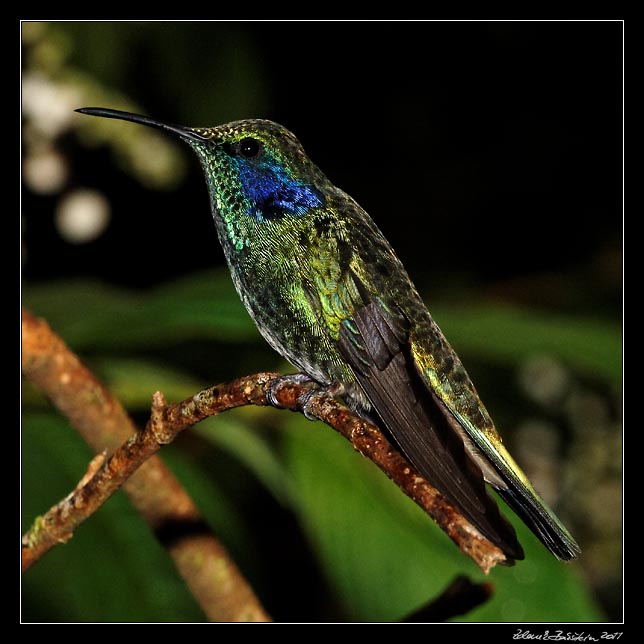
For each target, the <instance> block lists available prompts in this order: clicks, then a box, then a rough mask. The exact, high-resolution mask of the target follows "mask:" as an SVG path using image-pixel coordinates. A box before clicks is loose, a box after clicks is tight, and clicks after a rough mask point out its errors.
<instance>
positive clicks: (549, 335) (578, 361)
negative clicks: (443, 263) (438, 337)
mask: <svg viewBox="0 0 644 644" xmlns="http://www.w3.org/2000/svg"><path fill="white" fill-rule="evenodd" d="M432 312H433V314H434V317H435V319H436V321H437V322H438V323H439V325H440V326H441V328H442V330H443V332H444V333H445V334H446V336H447V337H448V338H449V341H450V343H451V344H452V346H453V347H454V349H455V350H456V352H457V353H470V354H471V355H478V356H480V357H482V358H486V359H491V360H495V361H497V362H501V363H507V364H516V363H518V362H519V361H521V360H525V359H526V358H529V357H532V356H534V355H543V354H547V355H551V356H555V357H558V358H560V359H561V360H563V361H564V362H565V363H567V364H568V365H570V367H572V368H573V369H576V370H578V371H580V372H582V373H586V374H588V375H591V376H593V377H595V378H598V379H601V380H604V381H607V382H608V383H610V384H612V385H619V384H620V383H621V378H622V340H621V329H620V328H619V326H618V325H616V324H611V323H609V322H604V321H601V320H597V319H591V318H584V317H581V316H565V315H558V314H554V313H545V312H536V311H525V310H521V309H516V308H512V307H509V306H501V305H495V306H490V305H488V304H481V305H467V306H445V305H444V306H436V307H432Z"/></svg>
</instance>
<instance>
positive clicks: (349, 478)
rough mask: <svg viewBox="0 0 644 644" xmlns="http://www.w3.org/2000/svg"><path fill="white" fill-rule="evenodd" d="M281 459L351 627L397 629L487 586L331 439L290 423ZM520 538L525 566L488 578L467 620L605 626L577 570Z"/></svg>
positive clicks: (341, 442)
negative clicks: (466, 580)
mask: <svg viewBox="0 0 644 644" xmlns="http://www.w3.org/2000/svg"><path fill="white" fill-rule="evenodd" d="M284 450H285V459H286V464H287V467H288V470H289V472H290V474H291V476H292V478H293V482H292V490H293V494H294V498H295V500H296V512H297V513H298V515H299V517H300V520H301V522H302V523H303V526H304V528H305V530H306V532H307V534H308V535H309V538H310V540H311V543H312V544H313V546H314V548H315V550H316V551H317V553H318V556H319V558H320V560H321V562H322V568H323V569H324V570H325V572H326V574H327V576H328V579H329V581H330V583H331V584H332V586H333V587H334V588H335V589H336V590H337V592H338V595H339V596H340V598H341V602H342V605H343V606H344V607H345V610H346V612H347V617H348V618H350V619H354V620H366V621H382V620H385V621H389V620H399V619H401V618H402V617H404V616H405V615H407V614H409V613H410V612H412V611H413V610H415V609H417V608H419V607H420V606H422V605H424V604H426V603H427V602H429V601H431V600H432V599H433V598H434V597H436V596H437V595H438V594H440V593H441V592H442V591H443V589H444V588H445V587H446V586H447V585H448V584H449V583H450V582H451V581H452V579H453V578H454V577H455V576H456V575H458V574H467V575H468V576H470V577H471V578H472V579H474V580H479V581H483V580H486V577H485V576H484V575H483V574H482V573H481V572H480V571H479V569H478V568H476V566H475V565H474V564H473V562H472V561H471V560H470V559H469V558H468V557H466V556H465V555H463V554H462V553H461V552H460V551H459V550H458V549H457V548H456V546H454V545H453V544H452V542H451V541H450V540H449V538H448V537H447V536H446V535H445V534H443V533H442V532H441V531H440V530H439V529H438V528H437V527H436V525H435V524H434V523H433V522H432V521H431V519H429V518H428V517H427V516H426V515H425V514H424V513H423V512H422V510H420V508H418V507H417V506H416V505H415V504H414V503H413V502H412V501H410V500H409V499H408V498H407V497H406V496H405V495H404V494H403V493H402V492H401V491H400V490H399V489H398V488H397V487H396V486H395V485H394V484H393V483H391V481H389V480H388V479H387V478H386V477H385V476H384V475H383V474H382V473H381V472H380V471H379V470H378V469H377V468H376V467H375V466H374V465H373V464H372V463H371V462H370V461H368V460H367V459H365V458H363V457H362V456H361V455H360V454H358V453H357V452H355V451H354V450H353V449H352V448H351V445H350V444H349V443H348V442H347V441H346V440H345V439H343V438H342V437H340V436H339V435H337V434H335V433H334V432H333V431H332V430H331V429H329V428H327V427H325V426H323V425H322V424H317V425H311V424H310V423H308V422H304V421H303V420H301V419H297V418H295V419H291V420H289V422H288V428H287V431H286V432H285V434H284ZM513 522H514V521H513ZM517 523H520V522H518V520H517ZM519 534H520V538H521V540H522V543H523V544H524V545H525V546H526V553H527V561H526V562H519V563H517V565H516V567H515V568H510V569H508V568H505V569H503V568H499V567H497V568H495V569H494V570H493V571H492V573H491V575H490V577H489V580H491V581H492V582H493V584H494V587H495V592H494V596H493V597H492V599H491V600H489V601H488V603H486V604H485V605H484V606H483V607H481V608H479V609H477V610H476V611H473V612H472V613H470V614H468V615H466V616H464V617H463V618H462V619H463V620H464V621H470V620H472V621H514V620H515V619H517V618H520V619H521V620H524V621H573V622H577V621H596V620H600V619H601V614H600V612H599V610H598V609H597V607H596V606H595V605H594V603H593V601H592V599H591V597H590V594H589V592H588V591H587V589H586V588H585V586H584V584H583V583H582V581H581V579H580V578H579V576H578V574H577V571H576V570H575V568H576V567H577V566H578V565H579V564H572V565H566V564H563V563H561V562H558V561H557V560H555V559H554V558H553V557H552V556H551V555H550V553H549V552H547V551H546V550H545V549H544V548H543V547H542V546H541V545H540V544H539V543H538V542H537V541H536V539H535V538H534V537H533V536H532V535H530V534H529V533H528V532H527V530H524V529H523V528H522V527H521V528H520V529H519Z"/></svg>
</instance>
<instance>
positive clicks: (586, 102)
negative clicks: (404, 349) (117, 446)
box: [23, 22, 622, 310]
mask: <svg viewBox="0 0 644 644" xmlns="http://www.w3.org/2000/svg"><path fill="white" fill-rule="evenodd" d="M66 28H68V30H69V33H71V34H72V35H73V36H74V37H77V38H78V40H79V43H80V44H79V45H78V47H77V49H76V50H74V51H72V52H71V53H70V56H69V60H70V63H72V64H74V65H76V66H78V67H79V68H81V69H87V70H89V71H90V72H91V73H92V74H96V75H97V76H99V78H101V76H102V80H104V82H108V83H110V82H113V80H114V79H117V81H118V87H119V89H120V90H121V91H123V92H124V93H126V94H127V95H128V96H130V97H131V98H132V99H134V100H135V101H136V102H137V103H139V104H140V105H141V106H143V108H144V110H145V112H146V113H147V114H149V115H152V116H154V117H157V118H160V119H167V120H170V121H172V122H180V123H184V124H186V125H216V124H220V123H222V122H226V121H228V120H237V119H240V118H248V117H261V118H270V119H273V120H276V121H278V122H280V123H282V124H283V125H285V126H286V127H288V128H289V129H291V130H292V131H293V132H294V133H295V134H296V135H297V136H298V138H299V139H300V141H301V142H302V143H303V145H304V146H305V149H306V150H307V152H308V154H309V155H310V156H311V157H312V158H313V159H314V160H315V162H316V163H317V164H318V165H319V166H320V167H321V168H322V169H323V171H325V173H327V175H328V176H329V177H330V178H331V179H332V180H333V181H334V182H335V183H336V185H338V186H340V187H342V188H343V189H344V190H346V191H347V192H349V194H351V195H352V196H354V198H356V199H357V200H358V202H359V203H360V204H361V205H362V206H363V207H365V209H366V210H367V211H368V212H369V213H370V214H371V215H372V217H373V218H374V219H375V220H376V221H377V223H378V225H379V226H380V227H381V228H382V230H383V231H384V232H385V234H386V236H387V237H388V238H389V239H390V241H391V242H392V244H393V246H394V248H396V249H397V251H398V252H399V254H400V255H402V257H403V261H404V262H405V264H406V265H407V267H408V269H409V270H410V271H411V273H412V275H413V276H414V277H415V279H416V281H417V282H419V286H420V287H421V288H422V287H428V288H429V287H437V285H439V284H440V283H441V282H442V281H443V280H444V279H450V275H452V276H453V275H455V274H459V273H465V274H467V277H468V279H469V280H475V281H481V282H483V283H490V282H491V281H496V280H501V279H508V278H512V277H514V276H517V275H526V274H530V273H535V272H542V271H553V270H554V271H558V270H564V271H565V270H569V269H571V268H573V267H578V266H580V265H582V264H585V265H589V264H592V263H593V262H597V261H601V258H602V257H611V256H614V255H615V254H616V253H618V251H619V247H620V240H621V229H622V226H621V224H622V209H621V131H622V130H621V128H622V123H621V115H622V106H621V79H622V74H621V37H622V25H621V23H620V22H613V23H606V22H581V23H579V22H546V23H543V22H521V23H516V22H503V23H499V22H465V23H452V22H439V23H436V22H430V23H427V22H410V23H367V24H365V23H297V22H292V23H280V22H277V23H244V24H239V23H187V24H181V25H176V24H166V23H156V24H152V25H151V24H120V23H107V24H102V25H96V24H93V23H74V24H71V25H68V26H67V27H66ZM105 31H106V32H107V34H106V35H105V34H104V35H103V36H102V38H101V39H98V34H99V33H100V32H105ZM110 35H111V37H110ZM117 37H118V40H115V39H116V38H117ZM122 41H124V43H125V44H129V46H128V47H127V49H126V50H125V51H124V52H119V50H118V47H117V45H118V44H119V43H120V42H122ZM125 44H124V45H123V46H125ZM87 48H90V49H91V51H92V52H93V54H92V55H91V56H88V55H87ZM94 57H96V59H97V61H96V62H97V64H96V65H93V64H92V65H90V64H89V63H92V62H94ZM227 65H228V66H234V67H236V69H230V68H229V67H227ZM243 65H246V66H247V67H248V68H249V72H248V76H247V77H245V78H243V79H240V78H239V77H238V76H237V77H236V74H238V73H239V67H240V66H243ZM78 118H79V119H80V118H89V117H82V116H78ZM123 127H124V128H134V127H135V126H131V125H127V124H124V125H123ZM126 131H127V130H126ZM73 154H74V155H75V156H76V158H75V160H74V163H73V166H72V167H73V180H74V181H75V182H76V183H77V184H79V185H85V186H100V187H101V188H103V189H104V188H105V186H106V185H108V182H113V181H117V183H116V185H115V186H114V185H111V183H110V191H109V198H110V200H111V201H112V204H113V210H114V212H115V213H116V214H115V217H114V222H113V227H112V229H111V230H110V232H109V234H108V235H105V236H104V237H103V238H101V239H100V240H98V241H97V242H95V243H93V244H91V245H89V247H88V246H85V247H80V248H76V249H70V248H68V247H61V246H60V244H59V243H57V242H56V241H55V240H52V237H51V235H50V234H49V233H50V232H51V231H50V230H47V228H45V227H43V226H30V225H27V226H26V233H25V242H26V244H27V246H28V248H29V250H30V257H29V261H28V262H27V264H26V265H25V271H26V272H25V275H26V276H27V277H29V278H42V277H51V276H52V271H55V272H56V273H57V274H62V275H66V274H75V273H77V272H78V271H79V270H81V271H83V272H90V273H93V274H98V275H101V276H103V277H106V278H108V279H110V280H116V281H119V282H123V283H132V284H137V285H143V284H150V283H152V282H155V281H158V280H163V279H166V278H168V277H171V276H174V275H176V274H177V273H178V272H182V271H190V270H191V269H193V268H203V267H209V266H212V265H213V264H215V263H221V262H222V260H223V256H222V254H221V251H220V250H219V248H218V245H217V243H216V238H215V235H214V231H213V229H212V227H211V222H210V221H209V219H208V216H207V212H208V203H207V195H206V191H205V188H204V186H203V179H202V177H201V176H200V170H199V168H198V166H197V163H196V161H194V162H192V168H191V171H190V173H189V176H188V178H187V179H186V181H185V183H184V184H183V185H182V186H181V188H180V189H179V190H178V191H176V192H174V193H170V194H162V195H157V196H155V195H151V194H150V192H149V191H147V190H145V189H141V188H139V187H138V186H136V185H132V184H131V183H130V182H129V181H127V178H124V177H117V178H116V179H114V177H113V173H114V164H113V162H112V163H111V160H110V159H109V158H108V157H107V156H104V157H102V156H101V155H100V154H98V155H97V154H95V153H92V154H91V156H84V153H83V151H82V150H78V149H74V150H73ZM30 198H31V197H30V195H29V194H28V193H27V194H26V195H25V207H24V209H23V210H24V212H25V213H26V216H29V215H30V214H31V212H32V211H33V210H34V209H35V208H36V207H37V206H36V205H34V206H32V205H31V201H30ZM161 203H162V204H163V208H162V209H161V208H160V204H161ZM204 213H206V214H204ZM173 217H176V218H180V219H181V221H182V222H185V218H186V217H190V220H189V221H190V223H189V230H186V228H185V226H182V227H181V230H182V233H181V234H182V235H184V236H185V237H186V238H187V237H189V239H190V243H189V244H186V245H185V246H184V247H183V252H182V248H181V247H179V246H177V245H173V248H172V260H173V261H172V262H164V263H161V262H156V261H154V258H155V256H156V254H157V252H158V249H159V244H161V245H162V244H163V240H164V239H166V238H167V235H168V234H171V235H172V236H173V237H174V235H175V233H173V232H170V231H171V226H172V223H173ZM160 223H162V225H159V224H160ZM27 224H29V221H27ZM116 248H118V249H119V251H118V252H119V254H120V253H122V252H123V250H126V251H129V252H131V253H132V254H133V255H135V256H136V257H137V258H138V261H137V266H136V270H132V266H131V265H128V264H127V263H125V262H115V261H113V257H114V253H115V249H116ZM41 251H42V252H41ZM126 256H127V255H126ZM52 259H53V260H54V261H52ZM607 261H608V260H607ZM613 304H616V302H613ZM616 310H617V309H616Z"/></svg>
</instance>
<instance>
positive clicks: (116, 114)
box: [74, 107, 210, 141]
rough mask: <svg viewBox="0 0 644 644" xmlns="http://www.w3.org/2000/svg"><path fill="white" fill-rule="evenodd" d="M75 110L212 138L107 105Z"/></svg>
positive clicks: (200, 138)
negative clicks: (107, 106)
mask: <svg viewBox="0 0 644 644" xmlns="http://www.w3.org/2000/svg"><path fill="white" fill-rule="evenodd" d="M74 111H75V112H80V113H81V114H89V115H90V116H102V117H104V118H107V119H120V120H122V121H132V122H133V123H140V124H141V125H148V126H150V127H156V128H158V129H160V130H165V131H166V132H172V133H173V134H178V135H179V136H181V137H183V138H186V139H192V140H193V141H209V140H210V139H209V138H208V137H206V136H203V135H201V134H199V133H198V132H196V131H195V130H193V129H192V128H189V127H183V126H182V125H174V124H173V123H164V122H163V121H157V120H155V119H151V118H150V117H149V116H141V115H140V114H133V113H132V112H122V111H121V110H110V109H107V108H105V107H80V108H78V109H77V110H74Z"/></svg>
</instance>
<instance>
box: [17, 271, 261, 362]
mask: <svg viewBox="0 0 644 644" xmlns="http://www.w3.org/2000/svg"><path fill="white" fill-rule="evenodd" d="M23 304H24V305H25V306H26V307H27V308H29V309H31V311H32V312H33V313H34V314H35V315H38V316H42V317H44V318H46V319H47V321H48V322H49V324H50V325H51V326H52V327H53V328H54V330H55V331H56V332H57V333H58V334H59V335H61V336H62V337H63V338H65V341H66V342H67V343H68V344H69V345H70V346H72V347H73V348H74V350H76V351H86V350H88V349H94V350H96V349H102V350H105V349H110V350H113V349H116V348H132V347H158V346H167V345H168V344H172V343H176V342H177V341H181V340H186V339H192V338H215V339H218V340H229V341H231V340H236V341H239V340H244V341H252V340H257V339H259V334H258V333H257V331H256V329H255V327H254V325H253V323H252V321H251V319H250V318H249V316H248V314H247V313H246V311H245V310H244V307H243V305H242V304H241V302H240V300H239V297H238V296H237V293H236V292H235V289H234V288H233V286H232V282H231V280H230V275H229V273H228V271H226V270H221V271H211V272H207V273H201V274H198V275H192V276H190V277H188V278H182V279H180V280H176V281H174V282H172V283H170V284H167V285H164V286H161V287H158V288H156V289H152V290H150V291H144V292H135V291H131V290H126V289H121V288H117V287H114V286H109V285H107V284H105V283H103V282H98V281H96V280H89V279H76V280H64V281H59V282H52V283H49V284H38V285H33V284H32V285H29V284H25V285H24V289H23Z"/></svg>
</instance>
